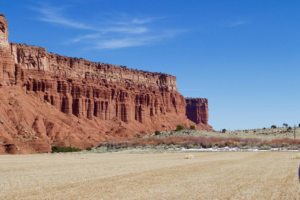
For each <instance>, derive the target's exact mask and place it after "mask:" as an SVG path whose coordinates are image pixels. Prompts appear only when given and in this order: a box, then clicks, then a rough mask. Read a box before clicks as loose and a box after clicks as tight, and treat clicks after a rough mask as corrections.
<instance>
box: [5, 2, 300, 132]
mask: <svg viewBox="0 0 300 200" xmlns="http://www.w3.org/2000/svg"><path fill="white" fill-rule="evenodd" d="M0 8H1V9H0V13H3V14H5V15H6V18H7V20H8V21H9V31H10V35H9V40H10V41H11V42H17V43H27V44H30V45H35V46H42V47H45V48H46V49H47V50H48V52H53V53H57V54H61V55H65V56H71V57H82V58H85V59H88V60H91V61H97V62H103V63H111V64H116V65H126V66H127V67H129V68H134V69H140V70H147V71H153V72H164V73H168V74H172V75H174V76H176V77H177V84H178V88H179V92H180V93H181V94H183V95H184V96H185V97H202V98H208V100H209V109H210V120H209V123H210V124H211V125H212V126H213V127H214V128H215V129H216V130H220V129H221V128H226V129H229V130H234V129H249V128H262V127H269V126H271V125H272V124H275V125H277V126H282V124H283V123H288V124H289V125H294V124H298V123H300V91H299V86H300V83H299V75H300V20H299V17H300V1H297V0H290V1H282V0H261V1H253V0H243V1H241V0H218V1H217V0H210V1H204V0H151V1H149V0H147V1H146V0H126V1H125V0H64V1H54V0H52V1H50V0H48V1H47V0H43V1H36V0H15V1H0Z"/></svg>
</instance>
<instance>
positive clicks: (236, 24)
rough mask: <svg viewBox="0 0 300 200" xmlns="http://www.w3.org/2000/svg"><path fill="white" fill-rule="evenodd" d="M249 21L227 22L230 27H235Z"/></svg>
mask: <svg viewBox="0 0 300 200" xmlns="http://www.w3.org/2000/svg"><path fill="white" fill-rule="evenodd" d="M248 23H249V22H247V21H236V22H232V23H230V24H229V26H230V27H235V26H242V25H245V24H248Z"/></svg>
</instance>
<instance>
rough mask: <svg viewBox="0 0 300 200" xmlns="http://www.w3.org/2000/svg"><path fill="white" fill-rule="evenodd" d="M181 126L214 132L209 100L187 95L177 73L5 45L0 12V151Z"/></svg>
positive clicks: (86, 143) (44, 148)
mask: <svg viewBox="0 0 300 200" xmlns="http://www.w3.org/2000/svg"><path fill="white" fill-rule="evenodd" d="M178 124H182V125H184V126H186V128H188V127H189V126H190V125H195V124H196V129H199V130H212V127H211V126H209V125H208V101H207V99H184V97H183V96H182V95H181V94H179V93H178V90H177V85H176V77H174V76H171V75H168V74H162V73H151V72H145V71H138V70H133V69H128V68H126V67H120V66H116V65H110V64H103V63H95V62H90V61H88V60H84V59H78V58H70V57H65V56H60V55H56V54H52V53H48V52H47V51H46V49H45V48H41V47H35V46H28V45H25V44H15V43H9V42H8V23H7V21H6V19H5V16H4V15H3V14H0V154H7V153H12V154H27V153H42V152H50V151H51V145H65V146H74V147H79V148H86V147H90V146H91V145H94V146H96V145H98V144H99V143H100V142H101V141H105V140H109V139H122V138H126V137H134V136H136V135H137V134H140V135H145V134H149V133H153V132H154V131H156V130H159V131H163V130H172V129H175V127H176V125H178Z"/></svg>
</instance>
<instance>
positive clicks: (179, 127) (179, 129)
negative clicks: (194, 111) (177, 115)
mask: <svg viewBox="0 0 300 200" xmlns="http://www.w3.org/2000/svg"><path fill="white" fill-rule="evenodd" d="M181 130H184V126H182V125H177V126H176V131H181Z"/></svg>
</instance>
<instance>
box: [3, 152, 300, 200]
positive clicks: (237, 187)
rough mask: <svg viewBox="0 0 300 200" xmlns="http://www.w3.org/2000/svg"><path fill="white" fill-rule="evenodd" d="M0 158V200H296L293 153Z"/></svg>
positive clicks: (295, 170)
mask: <svg viewBox="0 0 300 200" xmlns="http://www.w3.org/2000/svg"><path fill="white" fill-rule="evenodd" d="M187 154H188V153H156V154H129V153H124V152H123V153H111V154H108V153H107V154H87V155H69V154H65V155H59V154H57V155H22V156H20V155H4V156H0V199H155V200H158V199H268V200H269V199H276V200H277V199H299V198H300V195H299V181H298V177H297V170H298V166H299V162H300V160H297V159H291V158H292V157H294V156H296V155H298V152H202V153H201V152H200V153H199V152H198V153H196V152H193V153H192V154H193V155H194V158H193V159H184V157H185V156H186V155H187Z"/></svg>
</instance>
